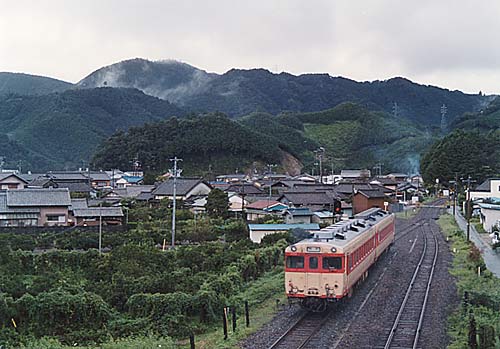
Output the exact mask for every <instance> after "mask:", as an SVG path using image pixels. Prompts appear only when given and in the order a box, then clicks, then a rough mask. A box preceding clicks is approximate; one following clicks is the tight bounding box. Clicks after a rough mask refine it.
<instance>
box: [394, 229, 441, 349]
mask: <svg viewBox="0 0 500 349" xmlns="http://www.w3.org/2000/svg"><path fill="white" fill-rule="evenodd" d="M421 232H422V235H423V236H424V248H423V251H422V255H421V258H420V261H419V263H418V264H417V267H416V268H415V271H414V273H413V277H412V279H411V281H410V284H409V286H408V288H407V290H406V294H405V297H404V299H403V301H402V303H401V306H400V308H399V311H398V313H397V316H396V318H395V320H394V323H393V324H392V328H391V330H390V332H389V336H388V338H387V341H386V342H385V346H384V348H385V349H389V348H417V346H418V341H419V336H420V330H421V328H422V323H423V319H424V315H425V309H426V305H427V299H428V296H429V291H430V288H431V284H432V278H433V275H434V268H435V266H436V261H437V257H438V253H439V244H438V241H437V238H436V235H435V233H434V230H433V228H432V226H431V223H430V222H427V223H425V224H424V225H422V226H421Z"/></svg>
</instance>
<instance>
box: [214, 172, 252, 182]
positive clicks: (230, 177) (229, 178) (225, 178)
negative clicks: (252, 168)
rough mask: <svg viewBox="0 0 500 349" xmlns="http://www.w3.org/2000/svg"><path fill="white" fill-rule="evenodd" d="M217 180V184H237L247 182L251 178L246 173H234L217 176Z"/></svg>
mask: <svg viewBox="0 0 500 349" xmlns="http://www.w3.org/2000/svg"><path fill="white" fill-rule="evenodd" d="M215 180H216V181H217V182H225V183H236V182H245V181H247V180H249V177H248V175H246V174H244V173H234V174H227V175H220V176H217V177H215Z"/></svg>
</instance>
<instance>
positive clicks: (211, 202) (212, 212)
mask: <svg viewBox="0 0 500 349" xmlns="http://www.w3.org/2000/svg"><path fill="white" fill-rule="evenodd" d="M206 210H207V213H208V215H209V216H210V217H213V218H226V217H227V216H228V214H229V201H228V198H227V193H225V192H223V191H222V190H220V189H218V188H215V189H213V190H212V191H211V192H210V193H209V194H208V197H207V205H206Z"/></svg>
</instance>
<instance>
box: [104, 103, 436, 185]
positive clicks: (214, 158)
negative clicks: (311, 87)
mask: <svg viewBox="0 0 500 349" xmlns="http://www.w3.org/2000/svg"><path fill="white" fill-rule="evenodd" d="M221 135H224V137H221ZM435 139H436V137H435V136H434V135H433V134H432V133H431V132H428V131H422V130H420V129H419V128H417V127H416V126H415V125H413V124H411V123H410V122H402V121H401V120H398V119H397V118H394V117H392V116H390V115H385V114H382V113H379V112H370V111H368V110H367V109H365V108H363V107H360V106H359V105H356V104H353V103H344V104H341V105H339V106H337V107H335V108H333V109H329V110H325V111H321V112H317V113H293V114H292V113H288V114H280V115H278V116H273V115H270V114H265V113H252V114H250V115H247V116H245V117H242V118H238V119H230V118H228V117H227V116H225V115H223V114H209V115H200V116H199V117H194V118H191V119H181V120H177V119H171V120H168V121H165V122H160V123H156V124H150V125H146V126H144V127H136V128H133V129H131V130H130V131H129V132H128V133H122V132H120V133H117V134H115V135H114V136H112V137H110V138H109V139H107V140H106V141H105V142H104V144H103V145H102V146H101V147H100V148H99V149H98V151H97V152H96V154H95V156H94V164H95V166H96V168H111V167H121V168H126V167H127V165H128V163H129V161H130V159H131V158H132V157H133V156H135V155H136V154H138V155H139V160H140V161H141V162H142V163H143V165H144V168H145V169H146V170H150V171H152V172H156V173H159V172H162V171H165V170H166V169H167V168H169V167H170V164H169V163H168V161H167V159H169V158H170V157H172V156H174V155H177V156H179V157H182V158H183V159H184V162H183V164H182V166H183V168H184V169H185V170H186V171H187V173H188V174H189V175H193V174H196V175H200V174H208V173H209V170H210V171H212V173H221V172H234V171H235V170H236V169H239V170H240V171H242V170H246V171H248V170H250V169H253V168H256V167H257V168H259V167H260V168H261V169H262V168H263V167H264V166H263V165H265V164H266V163H267V162H271V163H275V164H281V165H282V167H283V164H284V163H285V161H284V155H285V154H288V155H289V156H290V155H291V156H293V157H294V158H295V159H298V160H299V161H300V163H302V164H303V165H304V166H305V168H304V170H306V171H309V172H312V171H316V173H317V170H318V166H317V165H315V162H316V160H315V158H314V150H316V149H318V147H320V146H323V147H324V148H325V154H324V165H325V166H324V168H325V173H330V171H331V169H332V168H333V169H334V170H335V171H336V172H338V171H339V170H340V169H343V168H346V167H350V168H353V167H354V168H361V167H365V168H372V167H373V166H375V164H377V163H382V165H383V168H384V170H386V171H402V172H405V173H408V172H411V173H415V172H417V171H418V163H419V158H420V153H421V152H423V151H424V150H426V149H427V148H428V146H429V145H430V144H431V143H432V142H433V141H434V140H435ZM313 169H314V170H313Z"/></svg>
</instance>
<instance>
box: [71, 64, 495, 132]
mask: <svg viewBox="0 0 500 349" xmlns="http://www.w3.org/2000/svg"><path fill="white" fill-rule="evenodd" d="M100 86H116V87H135V88H138V89H141V90H142V91H144V92H145V93H147V94H151V95H154V96H157V97H160V98H165V99H167V100H170V101H172V102H175V103H177V104H179V105H180V106H182V107H184V108H185V109H187V110H191V111H195V112H210V111H221V112H224V113H226V114H227V115H229V116H243V115H248V114H250V113H253V112H267V113H271V114H279V113H281V112H284V111H293V112H314V111H320V110H325V109H329V108H333V107H335V106H336V105H338V104H340V103H343V102H356V103H358V104H361V105H363V106H365V107H367V108H368V109H370V110H380V111H385V112H388V113H392V112H393V111H394V109H396V110H397V114H398V115H399V116H401V117H404V118H407V119H409V120H412V121H416V122H418V123H425V124H432V125H439V124H440V120H441V117H440V108H441V106H442V105H443V104H445V105H446V106H447V108H448V114H447V117H448V120H450V121H452V120H454V119H455V117H457V116H459V115H462V114H463V113H465V112H470V111H474V110H479V108H480V107H481V106H483V105H484V104H486V102H487V101H488V97H484V96H481V95H468V94H464V93H462V92H460V91H449V90H447V89H442V88H438V87H434V86H427V85H419V84H416V83H413V82H411V81H409V80H407V79H404V78H393V79H389V80H385V81H374V82H357V81H354V80H350V79H346V78H342V77H332V76H330V75H328V74H303V75H298V76H295V75H292V74H288V73H281V74H273V73H271V72H269V71H267V70H265V69H250V70H241V69H232V70H229V71H228V72H226V73H224V74H222V75H218V74H209V73H207V72H205V71H202V70H199V69H197V68H194V67H192V66H189V65H187V64H184V63H179V62H175V61H158V62H151V61H147V60H144V59H132V60H127V61H123V62H119V63H116V64H113V65H110V66H107V67H104V68H101V69H99V70H97V71H95V72H94V73H92V74H90V75H89V76H87V77H86V78H84V79H83V80H81V81H80V82H79V83H78V87H81V88H89V87H100ZM395 104H397V107H396V108H395Z"/></svg>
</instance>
